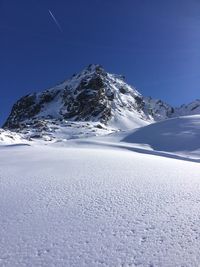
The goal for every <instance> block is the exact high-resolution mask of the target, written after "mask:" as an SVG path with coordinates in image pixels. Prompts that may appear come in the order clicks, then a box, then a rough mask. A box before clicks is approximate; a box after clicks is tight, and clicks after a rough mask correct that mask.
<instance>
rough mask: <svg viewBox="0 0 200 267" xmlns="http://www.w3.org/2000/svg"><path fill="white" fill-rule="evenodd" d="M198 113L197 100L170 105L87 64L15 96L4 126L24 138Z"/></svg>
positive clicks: (100, 130)
mask: <svg viewBox="0 0 200 267" xmlns="http://www.w3.org/2000/svg"><path fill="white" fill-rule="evenodd" d="M191 114H200V100H196V101H194V102H193V103H191V104H189V105H183V106H181V107H180V108H173V107H171V106H170V105H168V104H166V103H165V102H163V101H161V100H156V99H152V98H151V97H144V96H142V95H141V94H140V93H139V92H138V91H137V90H136V89H135V88H134V87H132V86H130V85H128V84H127V83H126V82H125V81H124V77H123V76H120V75H115V74H110V73H108V72H106V71H105V70H104V68H103V67H102V66H100V65H94V64H91V65H89V66H88V67H87V68H85V69H84V70H83V71H81V72H80V73H78V74H74V75H73V76H72V77H71V78H70V79H68V80H65V81H63V82H62V83H60V84H58V85H56V86H54V87H52V88H49V89H47V90H45V91H43V92H40V93H33V94H30V95H27V96H24V97H22V98H21V99H20V100H19V101H17V102H16V103H15V104H14V106H13V108H12V111H11V114H10V116H9V117H8V119H7V121H6V122H5V124H4V128H5V129H8V130H12V131H16V132H19V133H22V134H23V135H24V136H25V137H26V139H27V138H28V139H32V138H42V139H44V140H47V141H50V140H53V139H55V138H56V139H63V138H66V139H71V138H79V137H85V136H93V135H105V134H108V133H112V132H114V131H119V130H128V129H134V128H139V127H142V126H145V125H148V124H150V123H152V122H155V121H160V120H165V119H167V118H173V117H177V116H182V115H191Z"/></svg>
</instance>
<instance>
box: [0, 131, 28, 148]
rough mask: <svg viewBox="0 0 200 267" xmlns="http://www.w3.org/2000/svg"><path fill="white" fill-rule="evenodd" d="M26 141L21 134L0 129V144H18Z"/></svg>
mask: <svg viewBox="0 0 200 267" xmlns="http://www.w3.org/2000/svg"><path fill="white" fill-rule="evenodd" d="M24 142H27V141H26V140H24V138H23V136H22V135H20V134H17V133H14V132H11V131H8V130H3V129H0V145H2V144H3V145H9V144H20V143H24Z"/></svg>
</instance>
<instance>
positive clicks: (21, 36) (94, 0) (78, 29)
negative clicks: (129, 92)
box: [0, 0, 200, 123]
mask: <svg viewBox="0 0 200 267" xmlns="http://www.w3.org/2000/svg"><path fill="white" fill-rule="evenodd" d="M48 10H50V11H51V12H52V14H53V15H54V16H55V18H56V19H57V21H58V23H59V25H60V27H61V29H60V28H59V27H58V25H56V23H55V22H54V20H53V18H52V16H51V15H50V13H49V11H48ZM0 33H1V39H0V123H3V121H4V120H5V118H6V116H7V115H8V113H9V112H10V109H11V106H12V104H13V103H14V102H15V101H16V100H17V99H18V98H19V97H21V96H23V95H25V94H28V93H30V92H33V91H40V90H43V89H46V88H48V87H49V86H53V85H54V84H56V83H57V82H60V81H62V80H64V79H66V78H68V77H69V76H71V75H72V74H73V73H74V72H78V71H79V70H81V69H82V68H83V67H85V66H87V65H88V64H90V63H99V64H101V65H103V66H104V68H105V69H106V70H108V71H109V72H112V73H117V74H123V75H125V77H126V80H127V82H128V83H130V84H132V85H134V86H135V87H136V88H137V89H138V90H139V91H140V92H141V93H142V94H144V95H148V96H149V95H151V96H153V97H156V98H161V99H163V100H164V101H166V102H168V103H169V104H172V105H179V104H182V103H187V102H190V101H192V100H193V99H196V98H200V90H199V89H200V0H167V1H165V0H57V1H56V0H0Z"/></svg>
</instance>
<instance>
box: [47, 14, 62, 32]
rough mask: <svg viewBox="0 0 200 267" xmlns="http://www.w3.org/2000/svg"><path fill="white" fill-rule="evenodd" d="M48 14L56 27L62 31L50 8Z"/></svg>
mask: <svg viewBox="0 0 200 267" xmlns="http://www.w3.org/2000/svg"><path fill="white" fill-rule="evenodd" d="M49 14H50V15H51V17H52V19H53V20H54V22H55V23H56V25H57V27H58V29H59V30H60V31H61V32H62V33H63V29H62V28H61V26H60V24H59V23H58V21H57V19H56V18H55V16H54V14H53V13H52V12H51V10H49Z"/></svg>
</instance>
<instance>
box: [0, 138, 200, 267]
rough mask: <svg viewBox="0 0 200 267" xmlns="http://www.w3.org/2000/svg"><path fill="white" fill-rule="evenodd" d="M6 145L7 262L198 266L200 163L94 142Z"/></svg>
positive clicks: (3, 222)
mask: <svg viewBox="0 0 200 267" xmlns="http://www.w3.org/2000/svg"><path fill="white" fill-rule="evenodd" d="M70 142H71V143H72V142H73V141H70ZM0 152H1V153H0V162H1V171H0V175H1V179H0V184H1V186H0V203H1V204H0V214H1V216H0V236H1V238H0V266H4V267H22V266H48V267H55V266H59V267H66V266H70V267H82V266H99V267H101V266H102V267H105V266H119V267H122V266H123V267H124V266H132V267H135V266H141V267H150V266H155V267H156V266H162V267H169V266H173V267H180V266H188V267H193V266H198V264H199V262H200V250H199V235H200V226H199V214H200V205H199V203H200V198H199V188H200V179H199V177H200V165H199V163H194V162H189V161H182V160H177V159H169V158H166V157H160V156H154V155H145V154H141V153H136V152H133V151H131V150H129V149H127V148H117V147H115V148H111V147H109V146H108V147H107V149H105V147H103V148H101V147H100V146H99V148H97V147H94V146H92V145H89V144H88V145H87V146H78V147H76V146H74V147H72V146H71V147H68V146H64V147H54V148H53V147H50V146H36V147H22V146H20V147H17V146H10V147H7V148H5V147H1V148H0Z"/></svg>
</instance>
